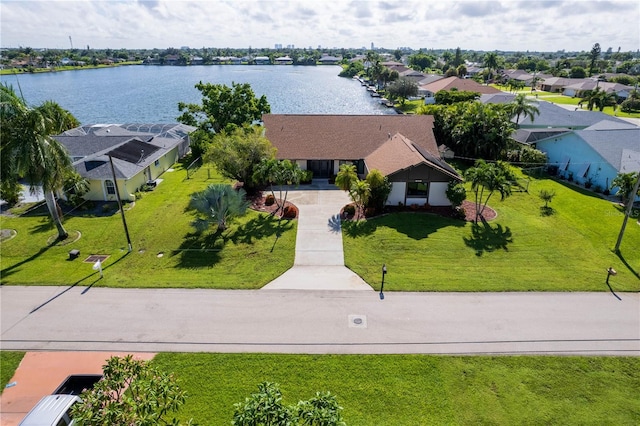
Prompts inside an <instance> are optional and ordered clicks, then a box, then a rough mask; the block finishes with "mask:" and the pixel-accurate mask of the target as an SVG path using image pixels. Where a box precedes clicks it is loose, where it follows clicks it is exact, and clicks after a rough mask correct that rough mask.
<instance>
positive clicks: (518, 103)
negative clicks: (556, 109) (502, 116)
mask: <svg viewBox="0 0 640 426" xmlns="http://www.w3.org/2000/svg"><path fill="white" fill-rule="evenodd" d="M510 105H511V108H512V114H513V115H515V117H516V127H520V124H519V122H520V116H521V115H522V116H523V118H527V117H529V118H530V119H531V122H532V123H533V120H534V118H535V116H536V115H540V110H539V109H538V107H537V106H536V103H535V102H534V101H532V100H531V99H529V98H527V95H525V94H524V93H519V94H517V95H516V97H515V98H514V99H513V101H511V104H510Z"/></svg>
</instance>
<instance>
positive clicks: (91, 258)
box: [83, 254, 109, 263]
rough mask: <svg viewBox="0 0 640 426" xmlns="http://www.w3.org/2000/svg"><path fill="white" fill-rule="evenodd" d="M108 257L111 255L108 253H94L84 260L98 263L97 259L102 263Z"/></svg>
mask: <svg viewBox="0 0 640 426" xmlns="http://www.w3.org/2000/svg"><path fill="white" fill-rule="evenodd" d="M108 257H109V255H107V254H92V255H91V256H89V257H87V258H86V259H85V260H83V262H84V263H96V262H97V261H100V263H102V262H104V261H105V260H107V258H108Z"/></svg>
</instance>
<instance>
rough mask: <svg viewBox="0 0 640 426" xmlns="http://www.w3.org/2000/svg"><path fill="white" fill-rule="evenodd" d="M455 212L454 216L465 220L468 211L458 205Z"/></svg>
mask: <svg viewBox="0 0 640 426" xmlns="http://www.w3.org/2000/svg"><path fill="white" fill-rule="evenodd" d="M453 212H454V213H453V217H454V218H456V219H461V220H465V219H466V218H467V212H466V211H465V209H464V207H462V206H459V207H456V208H455V209H454V210H453Z"/></svg>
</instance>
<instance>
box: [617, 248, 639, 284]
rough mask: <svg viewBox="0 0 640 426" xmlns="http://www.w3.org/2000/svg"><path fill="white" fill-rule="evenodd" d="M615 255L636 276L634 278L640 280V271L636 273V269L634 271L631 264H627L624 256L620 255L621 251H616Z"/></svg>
mask: <svg viewBox="0 0 640 426" xmlns="http://www.w3.org/2000/svg"><path fill="white" fill-rule="evenodd" d="M616 256H618V258H619V259H620V261H621V262H622V263H623V264H624V266H626V267H627V269H628V270H629V271H630V272H631V273H632V274H633V275H635V276H636V278H638V279H639V280H640V273H638V271H636V270H635V269H633V267H632V266H631V265H629V262H627V260H626V259H625V258H624V256H623V255H622V252H620V251H618V252H617V253H616Z"/></svg>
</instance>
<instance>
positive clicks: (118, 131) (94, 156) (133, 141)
mask: <svg viewBox="0 0 640 426" xmlns="http://www.w3.org/2000/svg"><path fill="white" fill-rule="evenodd" d="M194 130H195V127H192V126H187V125H184V124H122V125H116V124H95V125H86V126H81V127H77V128H75V129H71V130H68V131H66V132H64V133H63V134H61V135H58V136H55V137H54V138H55V139H56V140H57V141H59V142H60V143H62V144H63V145H64V146H65V147H66V148H67V151H68V152H69V155H70V156H71V159H72V161H73V166H74V168H75V169H76V171H77V172H78V173H79V174H80V175H81V176H82V177H84V178H85V179H87V181H88V182H89V192H88V193H87V194H86V195H85V196H84V199H86V200H95V201H115V200H116V195H115V194H116V193H115V184H114V181H113V172H112V170H111V164H110V162H109V155H110V156H111V157H112V159H113V167H114V170H115V176H116V181H117V185H118V190H119V193H120V198H121V199H122V200H126V201H133V200H135V192H136V191H138V190H139V189H140V188H141V187H143V186H144V185H147V184H152V185H155V184H156V183H157V181H156V179H158V177H159V176H160V175H162V173H164V172H165V171H166V170H167V169H169V168H170V167H171V166H172V165H173V164H174V163H175V162H176V161H178V160H179V159H180V158H181V157H183V156H184V155H186V154H187V153H188V151H189V149H190V139H189V134H190V133H191V132H193V131H194Z"/></svg>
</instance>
